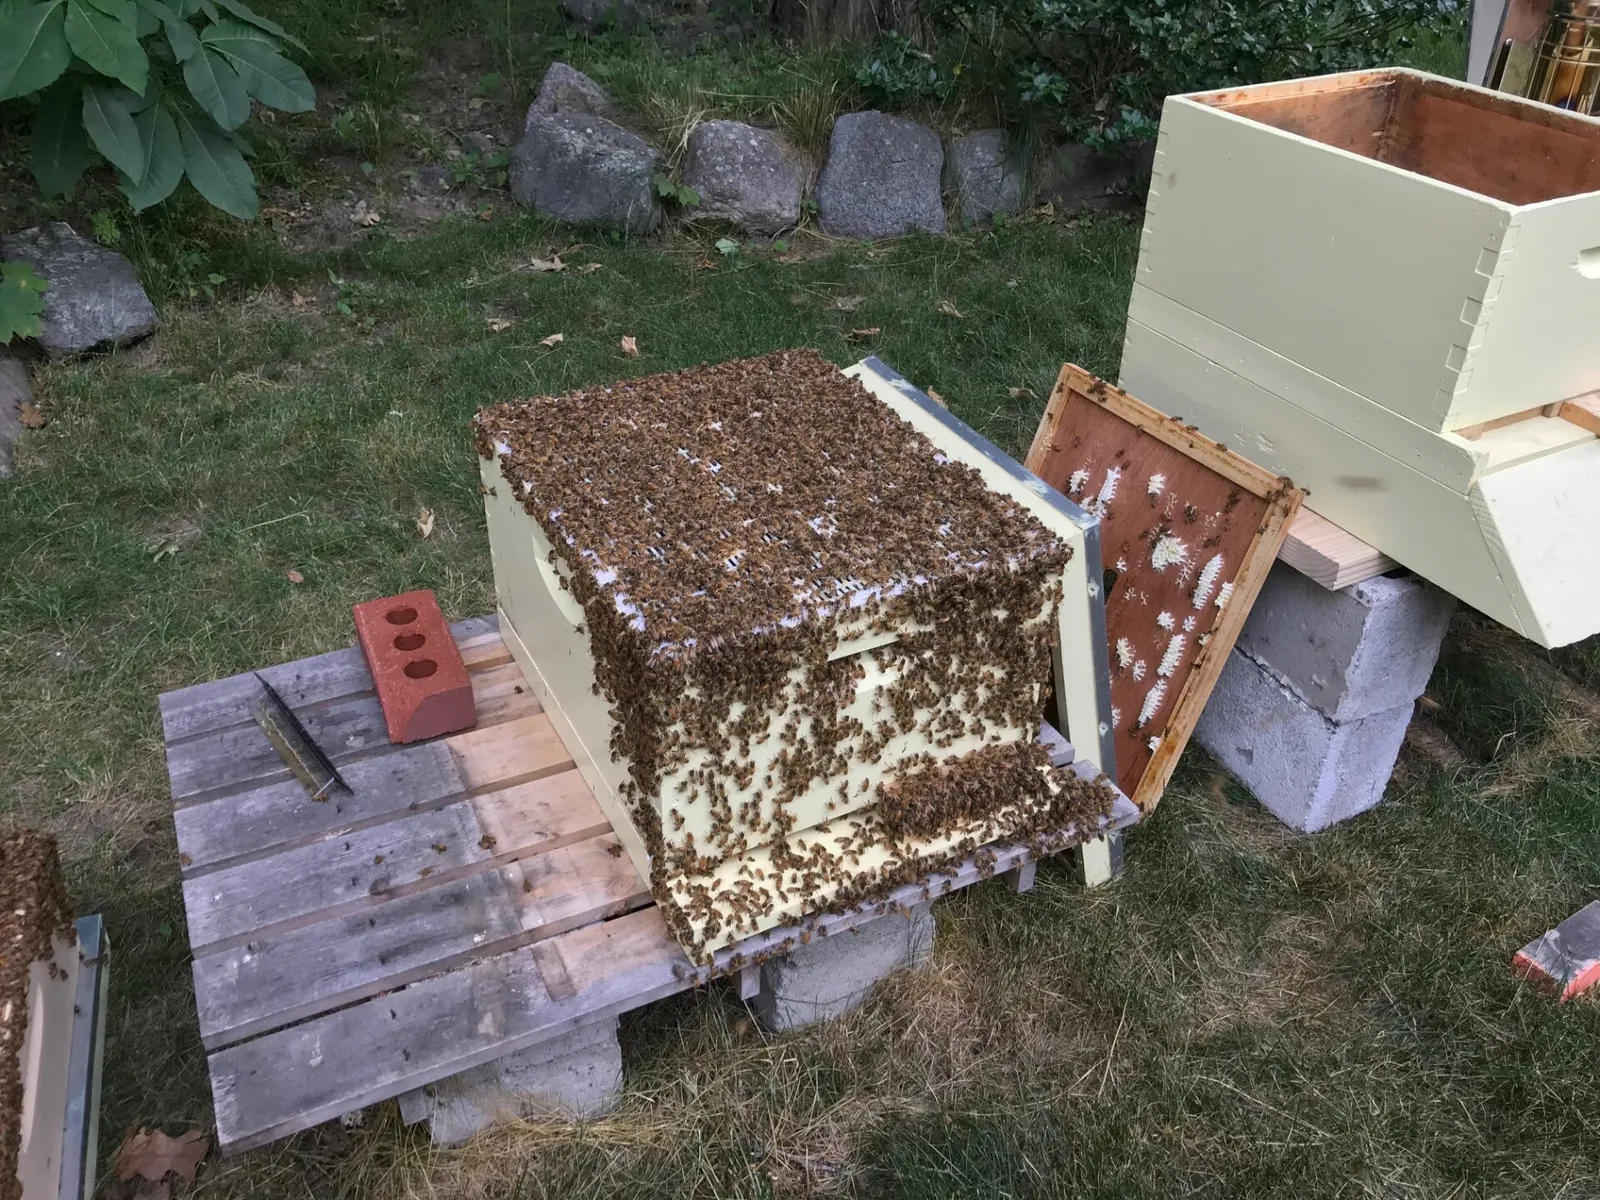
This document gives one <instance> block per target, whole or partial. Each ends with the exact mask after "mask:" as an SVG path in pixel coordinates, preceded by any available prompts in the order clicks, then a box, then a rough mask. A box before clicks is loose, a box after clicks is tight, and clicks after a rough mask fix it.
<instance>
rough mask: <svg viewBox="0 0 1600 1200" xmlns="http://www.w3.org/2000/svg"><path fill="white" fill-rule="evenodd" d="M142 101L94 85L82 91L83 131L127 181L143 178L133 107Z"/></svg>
mask: <svg viewBox="0 0 1600 1200" xmlns="http://www.w3.org/2000/svg"><path fill="white" fill-rule="evenodd" d="M138 103H139V97H138V96H135V95H134V94H133V93H132V92H129V91H128V90H127V89H125V88H115V87H110V86H108V85H107V84H103V83H91V84H89V85H88V86H87V87H85V88H84V89H83V127H84V129H86V130H87V131H88V133H89V140H90V141H92V142H94V148H95V149H96V150H98V151H100V153H101V154H104V155H105V156H106V158H108V159H109V160H110V161H111V165H112V166H114V167H116V168H117V170H119V171H121V172H122V173H123V174H124V175H126V176H128V178H130V179H132V180H133V181H134V182H135V183H138V182H139V181H140V180H141V179H143V178H144V147H143V146H142V145H141V144H140V141H139V129H138V126H136V125H135V124H134V120H133V106H134V105H137V104H138Z"/></svg>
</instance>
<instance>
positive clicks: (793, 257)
mask: <svg viewBox="0 0 1600 1200" xmlns="http://www.w3.org/2000/svg"><path fill="white" fill-rule="evenodd" d="M802 257H803V256H802V255H801V253H800V251H798V250H791V251H789V253H787V254H780V255H778V261H779V262H781V263H782V264H783V265H784V266H788V265H789V264H791V263H797V262H799V261H800V260H801V258H802Z"/></svg>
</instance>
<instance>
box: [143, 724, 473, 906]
mask: <svg viewBox="0 0 1600 1200" xmlns="http://www.w3.org/2000/svg"><path fill="white" fill-rule="evenodd" d="M341 773H342V774H343V776H344V780H345V782H346V783H348V784H349V785H350V790H349V791H348V792H335V793H334V794H333V795H332V796H330V797H329V798H328V799H326V800H320V801H318V800H313V799H311V795H310V793H309V792H307V791H306V787H305V785H304V784H303V783H301V782H300V781H299V780H298V779H293V778H290V779H286V780H283V781H282V782H279V783H269V784H267V785H265V786H264V787H257V788H250V789H248V790H246V791H244V792H240V793H237V794H235V795H232V796H228V797H227V798H225V799H219V800H211V801H208V802H206V803H203V804H191V805H187V806H185V807H183V808H179V809H177V810H176V811H175V812H174V813H173V819H174V821H175V822H176V824H177V828H178V849H179V850H180V851H181V852H182V860H181V861H182V863H183V867H184V873H185V874H186V875H187V876H194V875H198V874H201V873H203V872H204V871H206V870H209V869H212V868H215V867H218V866H223V865H228V864H231V863H234V862H237V861H238V860H241V859H243V858H246V857H250V856H256V855H261V854H264V853H268V852H271V851H274V850H286V849H290V848H292V847H295V846H302V845H309V844H310V843H312V842H315V841H321V840H322V839H324V838H328V837H333V836H336V835H338V834H340V833H350V832H353V831H354V830H356V829H359V828H362V827H363V826H365V825H369V824H372V823H374V822H377V821H383V820H388V819H391V818H393V817H396V816H400V815H403V814H405V813H407V812H417V811H421V810H422V809H425V808H427V807H429V806H437V805H439V804H441V803H443V802H445V801H447V800H449V799H451V798H453V797H456V796H461V795H463V794H464V793H465V791H466V784H465V781H464V780H463V779H462V777H461V772H460V770H459V768H458V767H457V766H456V760H455V756H454V755H453V754H452V753H451V750H450V747H449V746H448V745H446V744H445V743H444V742H424V743H422V744H420V745H416V746H402V747H396V748H395V750H394V753H392V754H385V755H382V756H379V757H375V758H365V759H357V760H356V761H355V762H352V763H347V764H346V765H345V766H344V767H343V768H342V771H341Z"/></svg>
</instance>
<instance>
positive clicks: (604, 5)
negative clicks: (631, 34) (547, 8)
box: [561, 0, 644, 32]
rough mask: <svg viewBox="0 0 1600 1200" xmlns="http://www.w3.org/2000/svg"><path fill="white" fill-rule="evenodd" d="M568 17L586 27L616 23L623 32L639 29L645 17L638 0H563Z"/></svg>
mask: <svg viewBox="0 0 1600 1200" xmlns="http://www.w3.org/2000/svg"><path fill="white" fill-rule="evenodd" d="M561 8H562V11H563V12H565V13H566V14H567V19H568V20H570V21H575V22H577V23H578V24H579V25H582V26H583V27H584V28H585V29H605V28H607V27H608V26H612V25H615V26H616V27H617V28H618V29H621V30H622V31H623V32H627V31H629V30H633V29H637V28H638V27H639V24H640V21H641V20H642V19H643V17H644V12H643V10H642V9H641V8H640V6H639V4H638V2H637V0H561Z"/></svg>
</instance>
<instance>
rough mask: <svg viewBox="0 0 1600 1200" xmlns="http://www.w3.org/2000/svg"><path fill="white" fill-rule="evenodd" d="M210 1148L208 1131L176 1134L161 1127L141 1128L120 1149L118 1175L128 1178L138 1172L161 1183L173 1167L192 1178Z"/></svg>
mask: <svg viewBox="0 0 1600 1200" xmlns="http://www.w3.org/2000/svg"><path fill="white" fill-rule="evenodd" d="M210 1148H211V1143H210V1142H209V1141H207V1140H206V1135H205V1134H203V1133H201V1132H200V1131H199V1130H198V1129H191V1130H190V1131H189V1132H188V1133H184V1134H179V1135H178V1136H177V1137H175V1138H172V1137H168V1136H167V1135H166V1134H164V1133H162V1132H161V1131H160V1130H159V1129H141V1130H139V1131H138V1132H137V1133H130V1134H129V1135H128V1136H127V1138H126V1139H125V1140H124V1141H123V1143H122V1148H121V1149H120V1150H118V1151H117V1178H118V1179H121V1180H129V1179H133V1178H134V1177H135V1176H137V1177H139V1178H141V1179H148V1180H149V1181H150V1182H151V1183H159V1182H160V1181H161V1180H163V1179H165V1178H166V1176H167V1172H169V1171H171V1172H173V1173H174V1174H176V1175H180V1176H182V1177H183V1178H184V1179H193V1178H194V1170H195V1168H196V1167H198V1166H199V1165H200V1160H201V1159H202V1158H204V1157H205V1156H206V1151H207V1150H209V1149H210Z"/></svg>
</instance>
